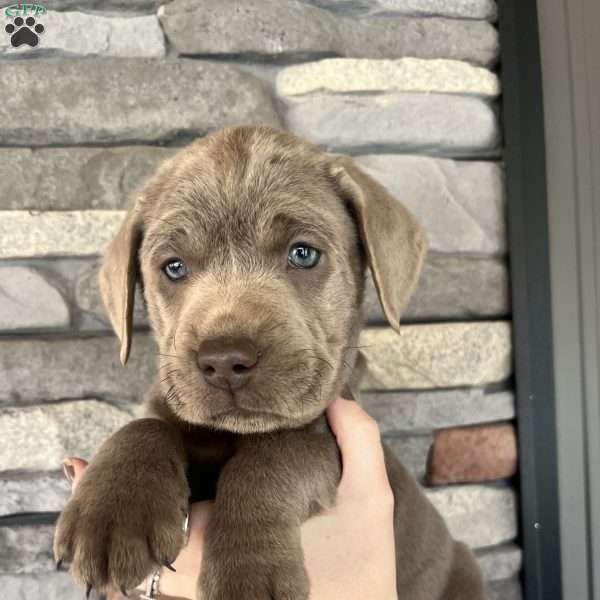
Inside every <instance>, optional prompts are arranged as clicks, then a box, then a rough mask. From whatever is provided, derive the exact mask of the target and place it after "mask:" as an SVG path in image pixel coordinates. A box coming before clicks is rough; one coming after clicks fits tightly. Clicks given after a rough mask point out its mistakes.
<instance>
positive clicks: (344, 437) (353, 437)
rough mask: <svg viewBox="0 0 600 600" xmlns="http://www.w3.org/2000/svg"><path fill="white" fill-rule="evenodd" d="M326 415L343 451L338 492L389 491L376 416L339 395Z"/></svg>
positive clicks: (354, 493) (369, 492)
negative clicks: (373, 416) (370, 414)
mask: <svg viewBox="0 0 600 600" xmlns="http://www.w3.org/2000/svg"><path fill="white" fill-rule="evenodd" d="M327 418H328V420H329V424H330V426H331V429H332V430H333V433H334V435H335V437H336V440H337V443H338V446H339V447H340V451H341V453H342V469H343V471H342V480H341V482H340V486H339V489H340V492H342V491H343V492H345V493H350V494H353V495H366V494H373V493H382V494H386V493H391V488H390V484H389V481H388V477H387V472H386V468H385V459H384V454H383V447H382V445H381V436H380V433H379V428H378V426H377V423H376V422H375V420H374V419H373V418H372V417H370V416H369V415H368V414H367V413H366V412H365V411H364V410H363V409H362V408H361V406H360V405H359V404H358V402H355V401H354V400H344V399H343V398H338V399H337V400H334V402H332V404H331V405H330V406H329V408H328V409H327Z"/></svg>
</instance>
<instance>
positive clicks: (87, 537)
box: [54, 467, 188, 592]
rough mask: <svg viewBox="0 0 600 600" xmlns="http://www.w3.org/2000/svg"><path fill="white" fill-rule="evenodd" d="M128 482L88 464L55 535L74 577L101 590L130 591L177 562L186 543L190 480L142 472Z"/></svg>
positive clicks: (58, 549) (58, 551)
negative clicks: (146, 477) (188, 486)
mask: <svg viewBox="0 0 600 600" xmlns="http://www.w3.org/2000/svg"><path fill="white" fill-rule="evenodd" d="M137 475H138V476H137V477H135V476H132V477H131V478H130V480H129V482H128V484H125V485H126V486H127V487H124V482H123V481H119V477H118V476H114V473H111V472H110V471H107V470H106V469H104V470H102V469H93V467H89V468H88V471H87V472H86V473H85V474H84V476H83V479H82V481H81V482H80V484H79V486H78V487H77V489H76V491H75V493H74V495H73V497H72V498H71V499H70V500H69V502H68V503H67V505H66V507H65V509H64V510H63V512H62V513H61V515H60V517H59V519H58V522H57V525H56V532H55V538H54V554H55V557H56V560H57V561H58V562H59V563H62V562H63V561H64V562H65V563H70V565H71V568H70V570H71V573H72V575H73V577H74V579H75V580H76V581H77V582H79V583H81V584H82V585H84V586H86V587H87V589H88V592H89V590H90V589H91V588H94V589H96V590H99V591H107V590H109V589H118V590H121V591H125V590H129V589H132V588H134V587H135V586H137V585H138V584H140V583H141V582H142V581H143V580H144V578H146V577H147V576H148V575H149V574H150V573H151V572H152V571H153V570H154V569H156V568H157V566H159V565H165V564H170V563H171V562H172V561H173V560H175V558H176V556H177V554H178V553H179V550H180V549H181V547H182V546H183V544H184V541H185V540H184V537H185V534H184V530H183V523H184V519H185V515H186V513H187V510H188V489H187V482H186V481H185V478H183V480H182V478H181V477H174V476H173V477H170V478H165V479H162V481H161V485H160V486H158V485H156V483H157V479H156V477H154V478H151V479H149V480H148V481H147V482H145V481H144V478H143V477H142V474H137Z"/></svg>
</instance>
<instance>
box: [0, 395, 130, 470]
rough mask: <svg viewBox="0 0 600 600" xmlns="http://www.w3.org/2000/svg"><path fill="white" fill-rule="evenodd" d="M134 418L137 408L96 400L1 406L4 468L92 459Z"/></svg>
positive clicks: (52, 465) (1, 463) (47, 467)
mask: <svg viewBox="0 0 600 600" xmlns="http://www.w3.org/2000/svg"><path fill="white" fill-rule="evenodd" d="M132 418H133V411H128V410H123V409H119V408H116V407H115V406H112V405H110V404H108V403H106V402H98V401H96V400H77V401H70V402H60V403H48V404H44V405H37V406H26V407H18V408H12V407H9V408H0V437H2V439H3V440H4V444H3V445H2V448H0V471H7V470H9V469H27V470H32V471H43V470H53V469H58V468H61V467H62V461H63V460H64V459H65V458H67V457H69V456H80V457H82V458H85V459H86V460H89V459H91V458H92V456H93V455H94V453H95V452H96V450H97V449H98V448H99V447H100V445H101V444H102V442H104V441H105V440H106V439H107V438H108V437H110V435H112V434H113V433H114V432H115V431H117V430H118V429H120V428H121V427H123V426H124V425H125V424H126V423H128V422H129V421H131V420H132Z"/></svg>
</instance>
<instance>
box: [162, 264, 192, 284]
mask: <svg viewBox="0 0 600 600" xmlns="http://www.w3.org/2000/svg"><path fill="white" fill-rule="evenodd" d="M162 269H163V271H164V272H165V275H166V276H167V277H168V278H169V279H170V280H171V281H177V280H179V279H183V278H184V277H185V276H186V275H187V273H188V271H187V267H186V266H185V263H184V262H183V261H182V260H181V259H179V258H172V259H170V260H169V261H168V262H167V263H165V264H164V266H163V268H162Z"/></svg>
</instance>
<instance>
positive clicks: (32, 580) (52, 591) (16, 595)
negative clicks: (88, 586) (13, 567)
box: [0, 573, 85, 600]
mask: <svg viewBox="0 0 600 600" xmlns="http://www.w3.org/2000/svg"><path fill="white" fill-rule="evenodd" d="M0 589H2V593H3V594H5V595H4V598H6V599H7V600H41V599H43V600H81V599H82V598H83V597H84V595H85V590H84V589H82V588H80V587H78V586H77V585H76V584H75V583H73V579H72V578H71V576H70V575H69V574H68V573H40V574H35V575H0Z"/></svg>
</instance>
